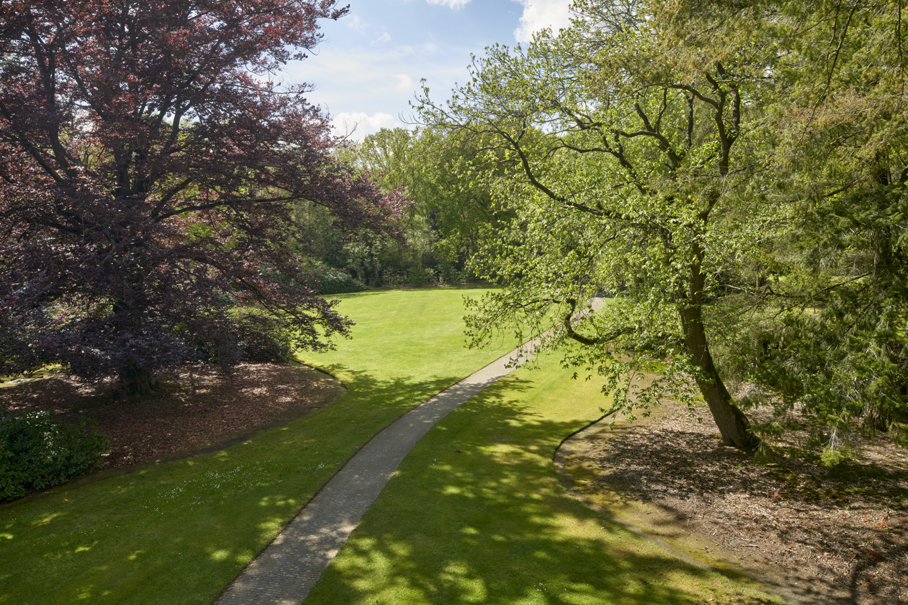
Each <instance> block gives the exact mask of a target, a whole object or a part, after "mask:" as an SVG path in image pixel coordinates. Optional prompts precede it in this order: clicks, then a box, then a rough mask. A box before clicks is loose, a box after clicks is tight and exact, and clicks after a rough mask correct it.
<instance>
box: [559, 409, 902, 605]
mask: <svg viewBox="0 0 908 605" xmlns="http://www.w3.org/2000/svg"><path fill="white" fill-rule="evenodd" d="M663 405H669V404H663ZM670 407H671V406H670ZM669 412H670V413H665V414H660V416H659V418H657V419H648V420H646V421H645V422H635V423H634V424H628V423H626V422H621V421H619V422H618V423H616V424H615V425H613V426H609V424H610V423H609V422H608V421H603V422H601V423H599V424H596V425H593V426H591V427H589V428H588V429H586V430H585V431H582V432H581V433H578V434H577V435H575V436H574V437H572V438H571V439H569V440H567V441H566V442H565V444H563V445H562V448H561V450H560V451H559V455H558V456H557V458H556V462H558V464H559V466H560V469H561V471H562V476H563V477H564V476H566V477H568V478H569V481H568V485H567V487H568V488H569V489H571V490H572V491H574V492H575V493H576V494H577V495H579V496H581V497H582V498H583V499H585V500H588V501H590V502H592V503H594V504H597V505H599V506H600V507H602V508H604V509H605V510H606V511H608V512H609V513H610V514H613V515H614V516H615V517H617V518H618V519H619V520H622V521H624V522H626V523H628V524H630V525H633V526H635V527H637V528H639V529H642V530H643V531H644V532H646V533H648V534H650V535H653V536H656V537H658V538H661V539H662V540H664V541H666V542H668V543H669V544H670V545H671V546H673V547H675V548H677V549H679V550H681V551H682V552H685V553H687V554H689V555H690V556H691V557H692V558H694V559H695V560H698V561H701V562H705V563H708V564H710V565H713V566H715V567H718V568H719V569H721V570H724V571H725V572H727V573H729V574H730V575H733V576H734V575H742V576H744V577H750V578H754V579H756V580H758V581H759V582H760V583H761V584H763V585H764V586H765V587H766V588H767V589H768V590H770V591H771V592H775V593H776V594H779V595H780V596H782V597H783V598H785V599H786V600H788V601H789V602H791V603H799V604H800V603H803V604H807V603H810V604H817V605H820V604H822V605H826V604H844V603H855V604H860V605H895V604H897V603H908V452H906V451H905V450H904V449H901V448H898V447H897V446H894V445H892V444H891V443H889V441H888V439H887V437H886V436H885V435H883V434H877V436H876V437H875V439H874V441H873V442H871V441H868V440H866V439H861V438H860V437H858V436H852V439H853V443H854V445H856V446H857V447H858V448H859V451H860V452H861V457H860V458H859V459H857V460H852V461H848V462H844V463H842V464H840V465H838V466H836V467H833V468H825V467H823V466H821V465H819V464H817V463H816V462H817V460H816V457H815V456H814V457H812V458H811V457H810V456H807V459H805V458H795V457H791V456H790V455H789V456H785V455H782V454H779V455H777V456H776V458H775V461H774V462H773V463H771V464H768V465H764V466H758V465H755V464H754V463H753V458H752V457H750V456H748V455H746V454H744V453H742V452H739V451H737V450H735V449H734V448H731V447H727V446H725V445H723V444H722V442H721V441H720V439H719V435H718V433H717V432H716V429H715V426H714V425H713V424H712V422H711V419H710V418H709V414H708V411H705V410H704V413H705V414H706V416H705V417H704V418H703V420H702V422H698V421H697V419H696V418H695V417H692V415H691V414H689V413H687V410H686V409H685V408H681V407H678V406H675V407H673V408H672V409H670V410H669ZM789 438H790V440H791V442H798V441H800V442H801V443H804V439H805V438H806V433H804V432H803V431H795V432H794V433H792V434H791V435H790V436H789ZM791 442H790V443H789V445H790V444H791ZM777 445H778V446H782V445H785V444H777ZM784 451H785V450H784V449H782V448H781V447H777V449H776V452H784ZM791 452H793V450H789V453H791Z"/></svg>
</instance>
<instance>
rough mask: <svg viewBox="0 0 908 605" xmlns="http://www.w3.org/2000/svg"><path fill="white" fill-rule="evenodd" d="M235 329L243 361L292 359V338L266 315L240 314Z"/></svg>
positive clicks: (265, 361)
mask: <svg viewBox="0 0 908 605" xmlns="http://www.w3.org/2000/svg"><path fill="white" fill-rule="evenodd" d="M237 330H238V335H237V336H238V338H239V344H240V348H241V349H242V351H243V360H244V361H254V362H258V363H269V362H277V363H285V362H287V361H290V360H291V359H293V351H294V346H293V339H292V338H291V337H290V334H289V333H288V332H287V331H286V330H284V329H282V328H281V327H280V326H278V325H276V324H275V322H274V321H273V320H270V319H269V318H268V317H264V316H261V315H257V314H255V313H243V314H240V315H239V317H238V318H237Z"/></svg>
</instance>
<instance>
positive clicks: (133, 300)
mask: <svg viewBox="0 0 908 605" xmlns="http://www.w3.org/2000/svg"><path fill="white" fill-rule="evenodd" d="M345 12H346V9H345V8H344V9H337V8H335V1H334V0H145V1H143V2H130V1H127V0H31V1H28V2H25V1H17V0H12V1H10V2H3V3H2V5H0V373H10V372H18V371H23V370H28V369H31V368H35V367H37V366H40V365H41V364H44V363H47V362H53V361H59V362H62V363H63V364H64V365H65V366H66V367H67V368H68V369H69V370H70V371H71V372H72V373H74V374H76V375H78V376H81V377H84V378H87V379H92V380H96V379H100V378H103V377H106V376H120V377H123V376H125V375H127V374H128V373H129V372H131V371H135V370H136V369H140V370H143V371H150V372H154V371H158V370H162V369H166V368H173V367H175V366H177V365H179V364H181V363H184V362H186V361H189V360H194V359H199V358H201V357H207V358H216V359H217V360H218V361H219V362H220V363H224V364H227V365H229V364H232V363H235V362H236V361H238V360H239V359H240V358H241V357H242V350H241V347H240V340H241V338H240V333H239V332H240V330H239V328H238V324H237V318H236V315H237V314H236V312H235V310H234V308H235V307H240V308H242V307H251V308H255V309H256V310H257V313H259V314H263V315H262V316H263V317H264V318H265V319H257V320H256V322H259V323H260V324H262V325H263V334H264V335H265V336H264V337H265V338H267V334H268V333H270V332H269V330H273V329H283V330H290V331H291V333H292V334H293V335H294V339H295V344H296V346H302V347H308V348H312V349H318V348H321V347H324V346H326V343H327V340H326V339H327V338H328V337H330V336H331V335H332V334H333V333H341V334H344V333H346V332H347V330H348V329H349V326H350V324H351V322H350V321H349V320H347V319H346V318H344V317H343V316H341V315H339V314H338V313H337V311H336V310H335V309H334V307H333V304H332V303H331V302H329V301H325V300H324V299H322V298H319V297H318V296H316V292H315V289H314V287H313V284H314V281H313V276H312V275H310V274H307V273H306V272H305V271H301V270H300V269H299V268H298V267H299V266H300V264H299V263H298V262H297V259H296V258H295V257H294V256H293V255H292V254H291V253H290V252H289V251H288V248H289V247H288V246H286V245H285V244H286V242H287V240H288V238H289V237H290V235H291V234H290V233H289V228H288V226H289V225H290V220H289V215H288V202H291V201H295V200H309V201H311V202H315V203H318V204H321V205H323V206H325V207H327V208H328V209H330V211H331V212H332V213H333V214H334V215H335V216H336V217H337V219H338V222H339V223H340V224H342V225H344V226H345V227H346V228H348V229H351V230H353V229H362V228H366V229H371V230H376V231H385V232H389V233H392V234H396V227H395V225H396V222H397V220H398V219H399V217H400V215H401V211H402V209H403V208H404V207H405V205H406V201H405V200H404V199H403V197H402V196H401V195H398V194H390V195H387V194H382V193H381V192H380V191H379V190H378V188H377V187H376V186H375V185H374V184H373V183H372V182H370V181H369V180H367V179H366V178H363V177H361V176H359V175H357V173H356V172H355V171H354V170H353V169H352V168H351V167H350V166H348V165H345V164H343V163H340V162H338V161H337V160H336V159H335V158H334V157H333V155H332V149H333V148H334V147H335V146H337V145H340V144H343V143H342V141H338V140H337V139H335V138H333V137H332V136H331V135H330V133H329V129H328V124H327V117H326V116H325V115H324V114H323V113H322V112H321V110H320V109H319V108H317V107H313V106H311V105H309V104H308V103H307V102H306V100H305V98H304V96H303V95H304V93H305V92H306V91H307V88H306V87H305V86H299V87H294V88H290V89H286V88H283V87H281V86H280V85H279V84H276V83H275V82H274V81H273V80H271V77H272V76H273V74H275V73H276V71H277V69H278V68H279V67H280V66H281V65H282V64H283V63H284V62H286V61H287V60H288V59H291V58H303V57H304V56H305V55H304V51H306V50H308V49H311V48H313V47H314V46H315V44H316V43H317V42H318V40H319V38H320V34H319V33H318V27H317V20H318V19H323V18H328V19H336V18H339V17H340V16H342V15H343V14H344V13H345ZM262 322H264V323H262ZM264 324H267V326H265V325H264ZM247 339H248V338H247Z"/></svg>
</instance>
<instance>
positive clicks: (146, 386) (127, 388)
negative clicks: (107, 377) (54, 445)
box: [119, 365, 158, 397]
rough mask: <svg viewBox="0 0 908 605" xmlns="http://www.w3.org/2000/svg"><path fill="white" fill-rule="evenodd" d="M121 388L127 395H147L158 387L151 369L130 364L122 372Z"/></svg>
mask: <svg viewBox="0 0 908 605" xmlns="http://www.w3.org/2000/svg"><path fill="white" fill-rule="evenodd" d="M119 388H120V390H121V391H122V392H123V393H124V394H125V395H126V396H127V397H146V396H148V395H151V394H152V393H154V392H155V391H156V390H157V388H158V381H157V380H156V379H155V378H154V376H153V375H152V373H151V370H150V369H148V368H140V367H137V366H134V365H130V366H129V367H127V368H125V369H124V370H123V371H122V372H120V385H119Z"/></svg>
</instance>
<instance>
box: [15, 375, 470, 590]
mask: <svg viewBox="0 0 908 605" xmlns="http://www.w3.org/2000/svg"><path fill="white" fill-rule="evenodd" d="M328 369H329V370H330V368H328ZM346 374H347V375H348V376H352V379H351V380H348V381H347V382H348V385H347V386H348V388H349V390H348V393H347V394H346V395H345V396H344V397H342V398H341V399H340V400H338V401H337V402H336V403H334V404H332V405H330V406H328V407H325V408H323V409H320V410H318V411H316V412H314V413H312V414H311V415H309V416H307V417H305V418H303V419H301V420H297V421H295V422H292V423H290V424H288V425H286V426H283V427H279V428H276V429H274V430H271V431H269V432H266V433H263V434H261V435H258V436H257V437H255V438H253V439H251V440H248V441H245V442H243V443H240V444H238V445H235V446H233V447H230V448H227V449H224V450H221V451H219V452H215V453H211V454H206V455H202V456H197V457H194V458H191V459H187V460H180V461H173V462H167V463H162V464H158V465H147V466H144V467H140V468H137V469H136V470H135V471H134V472H131V473H129V474H125V475H119V476H114V477H111V478H110V479H108V480H104V481H97V480H91V481H77V482H75V483H73V484H70V485H67V486H64V487H62V488H58V489H54V490H49V491H47V492H45V493H43V494H41V495H40V496H39V497H33V498H28V499H26V500H23V501H18V502H14V503H11V504H7V505H3V506H0V603H16V604H24V603H33V604H43V603H47V604H51V603H53V604H56V603H76V602H91V603H136V604H145V603H153V602H166V603H174V604H176V603H193V604H196V603H206V602H210V601H211V600H212V599H213V598H214V597H215V596H216V595H217V594H218V593H219V592H220V591H221V590H222V589H223V588H224V587H225V586H226V585H227V584H228V583H229V582H230V581H232V580H233V578H234V577H235V576H236V575H237V574H238V573H239V572H240V571H241V569H242V568H243V567H244V566H245V564H246V563H248V561H249V560H250V559H251V558H252V557H254V556H255V555H256V554H257V553H258V552H259V551H261V550H262V549H263V548H264V547H265V546H266V545H267V544H268V542H270V540H271V539H272V538H273V537H274V536H275V535H276V533H277V532H278V531H279V530H280V529H281V528H282V527H283V526H284V525H285V524H286V523H287V522H289V520H290V519H291V518H292V517H293V516H294V515H295V514H296V513H297V512H298V511H299V510H300V508H301V507H302V506H303V505H305V503H306V502H308V500H309V499H311V498H312V496H313V495H314V494H315V493H316V492H317V491H318V489H320V488H321V486H322V485H324V483H325V482H326V481H327V480H328V479H330V477H331V476H332V475H333V474H334V473H335V472H336V471H337V470H338V469H339V468H340V467H341V466H342V465H343V464H344V463H345V462H346V461H347V459H348V458H349V457H350V456H351V455H352V454H353V453H354V452H355V451H356V450H357V449H359V448H360V447H361V446H362V445H363V444H364V443H365V442H367V441H368V440H369V439H370V438H371V437H372V436H373V435H375V434H376V433H377V432H379V431H380V430H381V429H382V428H383V427H385V426H386V425H388V424H390V423H391V422H393V421H394V420H395V419H396V418H398V417H399V416H401V415H402V414H403V413H405V412H406V411H407V410H409V409H410V408H412V407H413V406H415V405H417V404H418V403H420V402H421V401H423V400H425V399H427V398H428V397H430V396H432V395H434V394H435V393H437V392H438V391H439V390H441V389H442V388H444V387H446V386H448V385H449V384H451V383H452V382H454V381H455V380H456V378H455V377H453V376H452V377H447V378H439V379H436V380H432V381H430V382H425V383H422V382H419V383H416V382H414V379H412V378H410V377H407V378H398V379H393V380H381V379H376V378H375V377H373V376H372V375H370V374H368V373H366V372H349V371H347V372H346Z"/></svg>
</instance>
